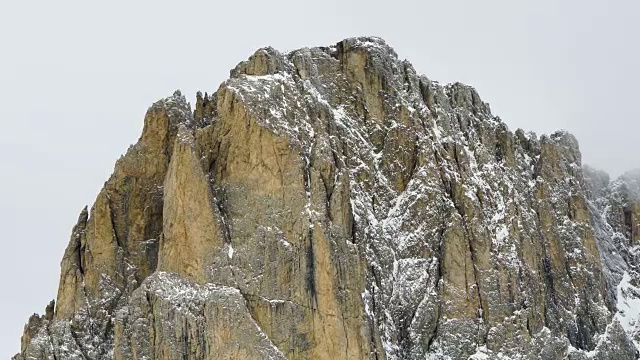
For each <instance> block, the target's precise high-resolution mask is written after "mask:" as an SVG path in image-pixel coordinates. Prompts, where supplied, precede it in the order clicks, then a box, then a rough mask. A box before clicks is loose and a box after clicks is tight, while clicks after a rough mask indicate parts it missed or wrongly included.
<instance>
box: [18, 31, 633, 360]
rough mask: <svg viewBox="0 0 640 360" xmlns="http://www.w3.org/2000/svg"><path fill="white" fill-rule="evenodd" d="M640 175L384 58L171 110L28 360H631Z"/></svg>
mask: <svg viewBox="0 0 640 360" xmlns="http://www.w3.org/2000/svg"><path fill="white" fill-rule="evenodd" d="M639 249H640V174H639V173H629V174H627V175H625V176H623V177H621V178H620V179H618V180H616V181H613V182H610V180H609V177H608V176H607V175H606V174H604V173H601V172H598V171H595V170H593V169H590V168H584V169H583V167H582V164H581V156H580V152H579V150H578V143H577V141H576V139H575V138H574V137H573V136H571V135H570V134H568V133H565V132H558V133H555V134H553V135H551V136H546V135H544V136H541V137H537V136H536V135H535V134H530V133H529V134H527V133H524V132H523V131H522V130H518V131H516V132H515V133H512V132H510V131H509V129H508V128H507V126H506V125H505V124H504V123H503V122H502V121H501V120H500V119H499V118H497V117H495V116H494V115H492V114H491V112H490V109H489V105H488V104H486V103H484V102H482V100H481V99H480V97H479V96H478V94H477V93H476V91H475V90H474V89H473V88H471V87H469V86H466V85H462V84H459V83H456V84H452V85H440V84H438V83H437V82H435V81H432V80H429V79H427V78H426V77H424V76H419V75H417V73H416V71H415V70H414V69H413V67H412V66H411V64H410V63H408V62H407V61H401V60H399V59H398V57H397V55H396V54H395V52H394V51H393V50H392V49H391V48H390V47H389V46H388V45H387V44H386V43H385V42H384V41H383V40H381V39H379V38H354V39H347V40H344V41H341V42H340V43H338V44H337V45H336V46H331V47H320V48H311V49H309V48H305V49H300V50H296V51H293V52H291V53H288V54H282V53H280V52H278V51H277V50H274V49H272V48H265V49H260V50H258V51H257V52H256V53H255V54H254V55H253V56H251V57H250V58H249V59H248V60H247V61H245V62H242V63H240V64H239V65H238V66H237V67H236V68H235V69H233V70H232V71H231V78H230V79H229V80H227V81H225V82H224V83H223V84H222V85H221V86H220V87H219V89H218V90H217V91H216V92H215V93H213V94H212V95H208V94H206V93H205V94H204V95H202V94H201V93H198V95H197V99H196V105H195V109H194V110H193V111H192V110H191V108H190V106H189V104H188V103H187V102H186V100H185V98H184V97H183V96H182V94H180V93H179V92H176V93H175V94H174V95H173V96H171V97H169V98H167V99H164V100H162V101H159V102H157V103H156V104H154V105H153V106H152V107H151V108H150V109H149V111H148V113H147V116H146V118H145V126H144V130H143V134H142V136H141V138H140V140H139V141H138V143H137V144H136V145H134V146H132V147H131V148H130V149H129V150H128V151H127V153H126V155H124V156H123V157H122V158H121V159H120V160H118V162H117V163H116V166H115V171H114V174H113V175H112V177H111V178H110V179H109V180H108V181H107V182H106V184H105V187H104V188H103V190H102V191H101V192H100V194H99V195H98V198H97V199H96V202H95V204H94V206H93V207H92V208H91V211H90V212H89V211H87V209H86V208H85V209H84V210H83V211H82V212H81V214H80V216H79V219H78V223H77V225H76V226H75V227H74V229H73V231H72V235H71V240H70V242H69V246H68V247H67V250H66V252H65V255H64V258H63V260H62V263H61V267H62V272H61V276H60V287H59V291H58V298H57V300H56V301H55V306H54V303H53V302H52V303H51V304H50V305H49V306H48V307H47V309H46V314H45V315H44V316H38V315H34V316H33V317H31V319H29V322H28V324H27V325H26V327H25V332H24V335H23V337H22V351H21V353H20V354H18V355H16V356H15V357H14V359H16V360H26V359H96V360H97V359H117V360H124V359H136V360H143V359H145V360H150V359H163V360H164V359H167V360H168V359H332V360H333V359H424V358H431V359H467V358H472V359H487V358H489V359H565V358H567V359H637V358H638V354H639V353H638V348H639V347H640V283H639V281H640V276H639V275H638V265H639V264H640V251H639Z"/></svg>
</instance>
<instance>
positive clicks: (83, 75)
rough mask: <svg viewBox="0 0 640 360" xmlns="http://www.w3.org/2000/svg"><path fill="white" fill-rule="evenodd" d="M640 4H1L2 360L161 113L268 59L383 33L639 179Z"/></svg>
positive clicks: (512, 117)
mask: <svg viewBox="0 0 640 360" xmlns="http://www.w3.org/2000/svg"><path fill="white" fill-rule="evenodd" d="M639 14H640V2H639V1H637V0H629V1H593V0H589V1H584V0H583V1H568V0H563V1H557V0H546V1H541V0H537V1H513V0H501V1H491V0H489V1H477V0H470V1H424V0H422V1H401V0H393V1H372V0H369V1H347V0H323V1H315V2H304V1H294V0H289V1H274V0H271V1H225V2H213V1H210V2H208V4H205V2H204V1H202V2H190V1H172V2H168V1H104V2H94V1H64V0H60V1H11V2H9V1H2V3H1V4H0V123H1V127H0V166H1V167H0V169H1V170H0V171H1V175H2V176H0V229H1V231H2V232H1V234H2V240H1V241H2V248H1V250H0V286H1V287H0V289H1V290H0V291H1V295H0V302H1V303H0V319H1V321H0V358H2V359H7V358H9V357H10V356H11V355H13V354H14V353H16V352H17V351H18V350H19V346H20V335H21V334H22V328H23V325H24V324H25V322H26V321H27V318H28V317H29V315H30V314H32V313H33V312H39V313H42V312H43V311H44V307H45V305H46V304H47V303H48V302H49V300H51V299H53V298H55V296H56V291H57V285H58V276H59V271H60V269H59V263H60V260H61V258H62V254H63V251H64V248H65V246H66V244H67V242H68V239H69V235H70V231H71V227H72V226H73V224H74V223H75V220H76V219H77V215H78V213H79V212H80V210H81V209H82V207H83V206H84V205H91V204H92V203H93V200H94V198H95V196H96V195H97V193H98V191H99V190H100V188H101V187H102V184H103V182H104V181H105V180H106V179H107V177H108V176H109V175H110V174H111V172H112V170H113V165H114V163H115V160H116V159H117V158H118V157H119V156H120V155H121V154H122V153H123V152H124V151H125V150H126V149H127V147H128V146H129V145H130V144H132V143H134V142H135V141H136V140H137V138H138V136H139V135H140V132H141V129H142V121H143V116H144V113H145V111H146V109H147V107H148V106H149V105H151V103H153V102H154V101H155V100H158V99H160V98H162V97H164V96H168V95H170V94H172V93H173V91H174V90H175V89H181V90H182V91H183V93H184V94H186V95H187V97H188V98H191V99H193V98H194V97H195V92H196V91H197V90H203V91H209V92H212V91H215V90H216V89H217V88H218V85H219V84H220V83H221V82H222V81H224V80H225V79H226V77H227V76H228V73H229V69H231V68H232V67H234V65H235V64H236V63H238V62H239V61H242V60H244V59H246V58H247V57H248V56H249V55H251V54H252V53H253V52H254V51H255V50H256V49H257V48H259V47H263V46H268V45H271V46H273V47H275V48H277V49H280V50H292V49H296V48H300V47H305V46H317V45H331V44H334V43H336V42H337V41H339V40H341V39H343V38H346V37H352V36H360V35H376V36H380V37H383V38H384V39H385V40H386V41H387V42H388V43H389V44H390V45H391V46H393V47H394V48H395V49H396V51H397V53H398V54H399V56H400V57H401V58H406V59H408V60H409V61H411V62H412V63H413V64H414V67H415V68H416V70H417V71H418V72H419V73H421V74H425V75H427V76H428V77H429V78H431V79H433V80H438V81H440V82H442V83H446V82H453V81H461V82H464V83H467V84H470V85H472V86H474V87H476V88H477V89H478V91H479V93H480V96H481V97H482V98H483V100H484V101H486V102H489V103H490V104H491V108H492V110H493V112H494V113H495V114H496V115H499V116H500V117H501V118H502V119H503V120H504V121H505V122H506V123H507V124H508V125H509V127H510V128H511V129H512V130H515V129H517V128H519V127H521V128H524V129H526V130H533V131H535V132H537V133H538V134H540V133H549V132H553V131H555V130H556V129H567V130H569V131H570V132H572V133H573V134H575V135H576V136H577V138H578V140H579V141H580V145H581V148H582V153H583V160H584V162H586V163H589V164H592V165H593V166H595V167H598V168H602V169H604V170H606V171H608V172H609V173H611V174H612V175H619V174H620V173H622V172H623V171H625V170H629V169H632V168H636V167H640V157H638V156H636V148H637V141H638V139H639V138H640V133H639V130H640V123H639V120H640V119H639V117H638V110H637V109H638V105H637V104H638V101H639V99H638V95H639V94H638V85H639V84H640V66H639V65H640V50H639V49H638V40H639V38H640V36H639V35H640V25H638V24H640V22H639V21H638V15H639Z"/></svg>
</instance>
